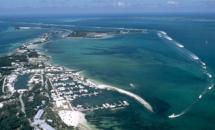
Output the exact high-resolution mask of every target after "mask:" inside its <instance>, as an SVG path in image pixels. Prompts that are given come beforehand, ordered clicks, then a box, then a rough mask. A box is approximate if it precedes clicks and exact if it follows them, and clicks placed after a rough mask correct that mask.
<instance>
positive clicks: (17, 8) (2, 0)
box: [0, 0, 215, 14]
mask: <svg viewBox="0 0 215 130" xmlns="http://www.w3.org/2000/svg"><path fill="white" fill-rule="evenodd" d="M147 12H152V13H153V12H167V13H174V12H215V0H0V14H77V13H80V14H90V13H95V14H97V13H98V14H99V13H101V14H102V13H147Z"/></svg>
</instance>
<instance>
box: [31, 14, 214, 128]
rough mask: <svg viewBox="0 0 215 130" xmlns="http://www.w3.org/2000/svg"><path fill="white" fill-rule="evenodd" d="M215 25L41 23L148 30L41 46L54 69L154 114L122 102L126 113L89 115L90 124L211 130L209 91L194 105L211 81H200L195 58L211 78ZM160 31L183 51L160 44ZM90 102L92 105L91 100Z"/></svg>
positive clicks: (198, 21)
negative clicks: (76, 73) (77, 74)
mask: <svg viewBox="0 0 215 130" xmlns="http://www.w3.org/2000/svg"><path fill="white" fill-rule="evenodd" d="M202 19H203V20H202ZM214 19H215V18H213V17H211V16H208V17H206V16H205V17H200V16H199V17H197V16H195V17H194V16H180V17H178V16H177V17H173V16H172V17H167V16H162V17H161V16H158V17H142V16H141V17H120V18H116V17H107V18H103V17H101V18H98V17H96V18H73V17H72V18H61V19H59V18H58V19H54V18H52V20H50V21H49V20H47V19H45V20H41V21H44V23H46V24H47V23H52V24H53V23H54V24H57V25H61V26H62V25H76V27H77V28H81V29H87V30H102V29H104V28H95V26H97V27H106V28H105V29H106V30H108V28H111V29H113V28H138V29H147V30H149V31H147V32H146V33H132V34H131V33H130V34H127V35H120V36H115V37H112V38H109V39H64V40H63V39H59V40H54V41H52V42H50V43H48V44H46V45H45V46H44V49H45V50H46V53H47V54H49V55H50V56H52V61H53V62H54V63H56V64H60V65H63V66H66V67H69V68H73V69H77V70H80V71H81V72H82V73H83V74H85V75H86V76H87V77H89V78H92V79H94V80H97V81H100V82H103V83H106V84H110V85H114V86H116V87H119V88H123V89H125V90H128V91H130V92H133V93H135V94H137V95H139V96H141V97H142V98H144V99H146V100H147V101H148V102H149V103H150V104H151V105H152V106H153V108H154V109H155V113H150V112H149V111H147V110H146V109H145V108H144V107H142V106H141V105H140V104H138V103H137V102H136V101H134V100H132V99H130V98H129V97H125V98H127V100H128V101H129V103H130V104H131V106H130V107H129V108H126V109H123V110H118V111H100V112H92V113H89V114H88V115H87V119H88V120H89V121H90V123H91V124H94V125H96V127H97V128H99V129H108V130H109V129H113V130H114V129H127V130H131V129H132V130H141V129H144V130H145V129H148V130H166V129H168V130H170V129H174V130H188V129H194V130H201V129H215V126H214V124H213V122H214V121H215V117H214V116H213V114H214V110H215V103H214V99H215V95H214V90H213V91H209V92H207V93H206V95H205V96H203V98H202V99H201V100H200V101H198V97H199V94H201V92H202V91H203V90H204V89H206V88H207V87H208V84H209V83H210V82H211V80H210V79H208V77H207V76H206V75H205V73H204V70H203V68H202V64H201V62H200V60H197V59H196V58H194V57H195V55H196V56H198V57H199V58H200V59H201V60H202V61H203V62H205V63H206V65H207V67H208V68H209V70H208V72H210V73H211V74H213V72H215V64H214V63H215V62H214V60H213V59H214V58H215V55H214V53H213V50H214V49H215V45H214V44H213V42H214V41H215V38H214V37H213V35H214V34H215V26H214V25H215V24H214V23H213V22H211V20H214ZM35 21H38V19H37V20H35ZM28 22H32V21H28ZM80 26H81V27H80ZM58 28H61V27H58ZM111 29H110V30H111ZM159 30H164V31H165V32H167V33H168V35H169V36H170V37H171V38H172V39H174V40H175V41H177V42H179V43H181V44H182V45H184V47H185V48H182V47H178V46H176V45H175V44H174V42H173V41H168V40H166V39H163V38H159V36H158V35H157V31H159ZM206 41H207V42H206ZM131 84H132V85H131ZM109 95H111V94H109ZM101 99H102V98H101ZM90 100H92V101H93V102H96V99H89V101H90ZM196 101H197V102H196ZM98 102H99V100H98ZM193 102H196V104H194V105H193V106H192V107H191V108H189V110H188V111H187V113H185V114H184V115H183V116H181V117H179V118H175V119H169V118H168V116H169V115H170V114H172V113H180V112H181V111H183V110H184V109H186V108H187V107H188V106H189V105H190V104H192V103H193ZM196 122H198V123H196Z"/></svg>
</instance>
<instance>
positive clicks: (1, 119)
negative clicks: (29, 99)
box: [0, 101, 32, 130]
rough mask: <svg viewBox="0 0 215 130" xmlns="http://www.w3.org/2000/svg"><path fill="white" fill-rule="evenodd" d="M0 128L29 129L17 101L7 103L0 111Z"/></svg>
mask: <svg viewBox="0 0 215 130" xmlns="http://www.w3.org/2000/svg"><path fill="white" fill-rule="evenodd" d="M0 128H1V129H2V130H17V129H19V130H31V129H32V128H31V127H30V125H29V122H28V120H27V119H26V118H25V116H24V114H23V113H22V112H21V111H20V105H19V102H18V101H14V102H12V103H7V104H5V105H4V107H3V108H2V109H1V111H0Z"/></svg>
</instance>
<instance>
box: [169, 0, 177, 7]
mask: <svg viewBox="0 0 215 130" xmlns="http://www.w3.org/2000/svg"><path fill="white" fill-rule="evenodd" d="M178 4H179V3H178V2H177V1H174V0H169V1H167V5H170V6H177V5H178Z"/></svg>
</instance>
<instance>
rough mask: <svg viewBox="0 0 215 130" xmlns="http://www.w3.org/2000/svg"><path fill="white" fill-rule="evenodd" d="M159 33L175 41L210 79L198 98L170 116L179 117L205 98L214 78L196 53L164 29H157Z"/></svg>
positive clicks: (181, 50) (161, 36)
mask: <svg viewBox="0 0 215 130" xmlns="http://www.w3.org/2000/svg"><path fill="white" fill-rule="evenodd" d="M157 35H158V37H159V38H161V39H164V40H167V41H168V42H169V43H171V44H172V43H173V45H175V46H176V47H178V48H179V50H180V52H182V53H183V54H184V55H185V56H188V58H189V59H190V60H191V61H192V62H194V63H196V64H198V65H200V66H201V68H202V70H203V72H204V74H205V75H206V76H207V81H208V84H209V85H208V86H207V87H206V88H205V89H204V90H203V91H202V92H201V93H200V94H199V96H198V97H197V98H196V100H195V101H194V102H192V103H191V104H190V105H189V106H188V107H186V108H185V109H184V110H182V111H181V112H180V113H178V114H175V113H173V114H171V115H169V116H168V117H169V118H177V117H180V116H182V115H184V114H185V113H187V112H188V111H189V110H190V109H191V108H192V106H193V105H194V104H196V103H197V102H198V101H199V100H200V99H202V98H203V96H204V95H205V94H206V93H207V92H208V91H209V90H211V89H212V88H213V87H214V83H213V79H212V77H213V76H212V74H211V73H209V70H208V69H207V66H206V63H204V62H203V61H202V60H201V59H200V58H199V57H198V56H197V55H195V54H194V53H192V52H191V51H189V50H187V49H186V48H185V47H184V45H182V44H180V43H178V42H177V41H175V40H174V39H173V38H171V37H170V36H169V35H168V34H167V33H166V32H164V31H157Z"/></svg>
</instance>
